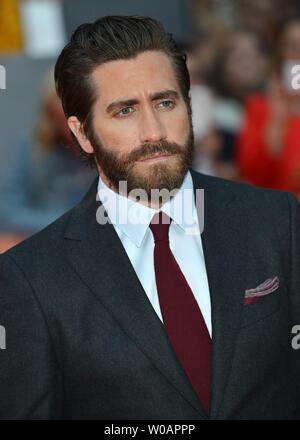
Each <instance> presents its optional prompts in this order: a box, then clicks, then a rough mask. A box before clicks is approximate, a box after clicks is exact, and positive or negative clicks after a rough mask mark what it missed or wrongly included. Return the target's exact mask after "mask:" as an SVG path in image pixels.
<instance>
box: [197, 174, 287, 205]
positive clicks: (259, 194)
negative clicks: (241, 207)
mask: <svg viewBox="0 0 300 440" xmlns="http://www.w3.org/2000/svg"><path fill="white" fill-rule="evenodd" d="M191 173H192V176H193V180H194V182H195V184H196V185H195V186H196V187H198V188H203V189H204V191H205V190H206V191H207V192H208V193H209V194H210V195H212V196H213V194H214V195H215V196H216V197H218V196H222V195H224V196H227V197H229V198H230V197H231V196H236V197H238V198H239V199H241V200H242V201H244V202H245V203H246V204H247V203H250V204H252V203H255V204H259V203H261V202H263V203H266V202H268V201H269V202H270V203H271V204H273V203H283V204H286V202H287V194H290V193H286V192H283V191H279V190H275V189H270V188H261V187H257V186H254V185H251V184H247V183H242V182H236V181H232V180H227V179H222V178H220V177H215V176H208V175H204V174H201V173H198V172H196V171H193V170H192V171H191ZM291 197H292V198H294V197H295V196H293V195H292V194H291ZM268 204H269V203H268Z"/></svg>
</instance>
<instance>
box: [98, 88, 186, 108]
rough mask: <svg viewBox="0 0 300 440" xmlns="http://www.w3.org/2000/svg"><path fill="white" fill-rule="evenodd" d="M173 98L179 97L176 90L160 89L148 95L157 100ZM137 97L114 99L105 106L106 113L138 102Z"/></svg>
mask: <svg viewBox="0 0 300 440" xmlns="http://www.w3.org/2000/svg"><path fill="white" fill-rule="evenodd" d="M166 98H175V99H179V93H178V92H176V90H161V91H159V92H156V93H153V94H152V95H150V99H151V101H158V100H159V99H166ZM138 103H139V101H138V99H122V100H120V101H114V102H112V103H111V104H109V106H108V107H107V108H106V112H107V113H111V112H112V111H113V110H116V109H117V108H121V107H130V106H131V105H135V104H138Z"/></svg>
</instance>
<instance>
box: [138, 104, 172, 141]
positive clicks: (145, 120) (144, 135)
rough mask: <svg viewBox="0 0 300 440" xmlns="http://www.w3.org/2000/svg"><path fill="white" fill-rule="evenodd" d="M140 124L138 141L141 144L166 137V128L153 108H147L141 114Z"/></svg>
mask: <svg viewBox="0 0 300 440" xmlns="http://www.w3.org/2000/svg"><path fill="white" fill-rule="evenodd" d="M140 124H141V125H140V142H141V143H142V144H143V143H146V142H159V141H162V140H164V139H166V137H167V132H166V129H165V127H164V125H163V123H162V121H161V120H160V118H159V114H157V113H156V112H155V110H153V109H149V110H147V111H146V112H145V113H144V114H143V115H142V117H141V121H140Z"/></svg>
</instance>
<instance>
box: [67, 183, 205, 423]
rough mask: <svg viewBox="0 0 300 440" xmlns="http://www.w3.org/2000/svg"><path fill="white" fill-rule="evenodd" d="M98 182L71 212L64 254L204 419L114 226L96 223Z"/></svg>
mask: <svg viewBox="0 0 300 440" xmlns="http://www.w3.org/2000/svg"><path fill="white" fill-rule="evenodd" d="M97 183H98V179H97V178H96V179H95V181H94V182H93V184H92V186H91V188H90V190H89V192H88V193H87V195H86V196H85V198H84V199H83V200H82V201H81V202H80V204H78V205H77V206H76V207H75V208H74V209H73V210H72V215H71V217H70V220H69V224H68V226H67V229H66V232H65V237H64V238H65V240H64V256H65V258H66V259H67V260H68V262H69V263H70V264H71V265H72V266H73V268H74V269H75V270H76V271H77V272H78V273H79V275H80V277H81V279H82V280H83V281H84V282H85V283H86V284H87V286H88V287H89V288H90V290H91V291H92V292H93V293H94V294H95V295H96V297H97V298H98V299H99V300H100V301H101V302H102V304H103V305H104V307H106V309H107V310H108V311H109V312H110V313H111V315H113V316H114V318H115V320H116V321H117V322H118V324H119V325H120V327H121V328H122V329H123V331H124V332H125V333H127V335H128V336H129V337H130V338H131V339H132V340H133V341H134V342H135V343H136V344H137V346H138V347H139V348H140V350H141V351H142V352H143V353H144V354H145V355H146V356H147V357H148V358H149V359H150V360H151V362H152V363H153V364H154V365H155V366H156V367H157V368H158V370H159V371H160V372H161V373H162V374H163V375H164V376H165V378H166V380H168V381H169V382H170V383H171V384H172V385H173V386H174V387H175V388H176V389H177V390H178V391H179V393H181V395H182V396H183V397H184V398H185V399H186V400H187V401H188V402H189V403H190V404H191V405H192V406H193V407H194V409H195V410H196V411H198V413H199V417H201V416H202V417H203V418H205V417H206V414H205V412H204V409H203V407H202V405H201V403H200V401H199V399H198V397H197V395H196V393H195V391H194V389H193V387H192V386H191V384H190V382H189V380H188V379H187V377H186V374H185V372H184V371H183V369H182V367H181V365H180V363H179V361H178V360H177V357H176V356H175V353H174V351H173V348H172V347H171V345H170V343H169V340H168V338H167V335H166V333H165V329H164V326H163V324H162V323H161V321H160V319H159V318H158V317H157V315H156V313H155V311H154V309H153V307H152V305H151V303H150V301H149V300H148V297H147V295H146V294H145V292H144V290H143V287H142V285H141V284H140V282H139V279H138V277H137V276H136V273H135V271H134V269H133V267H132V265H131V262H130V260H129V258H128V256H127V254H126V252H125V250H124V248H123V246H122V244H121V242H120V240H119V237H118V235H117V233H116V232H115V230H114V227H113V225H111V224H109V223H107V224H105V225H100V224H99V223H97V221H96V212H97V209H98V208H99V207H100V206H102V205H101V203H100V202H99V201H96V193H97ZM100 331H101V329H99V332H100Z"/></svg>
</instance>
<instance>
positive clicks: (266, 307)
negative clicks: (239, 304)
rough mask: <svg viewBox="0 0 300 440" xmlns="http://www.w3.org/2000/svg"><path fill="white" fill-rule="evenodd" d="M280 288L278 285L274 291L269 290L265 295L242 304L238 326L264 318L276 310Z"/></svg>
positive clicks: (278, 305) (278, 306) (278, 303)
mask: <svg viewBox="0 0 300 440" xmlns="http://www.w3.org/2000/svg"><path fill="white" fill-rule="evenodd" d="M280 290H281V289H280V287H279V288H278V289H277V290H276V291H274V292H271V293H269V294H268V295H266V296H262V297H261V298H260V299H258V300H257V301H255V302H253V303H251V304H248V305H247V306H244V309H243V313H242V320H241V325H240V327H246V326H248V325H251V324H253V323H255V322H256V321H259V320H261V319H265V318H267V317H268V316H270V315H273V313H275V312H277V311H278V310H279V308H280V300H281V292H280Z"/></svg>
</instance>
